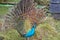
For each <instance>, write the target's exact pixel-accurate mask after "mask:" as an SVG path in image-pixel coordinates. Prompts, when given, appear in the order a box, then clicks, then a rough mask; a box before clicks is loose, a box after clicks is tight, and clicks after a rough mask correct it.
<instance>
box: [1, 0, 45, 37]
mask: <svg viewBox="0 0 60 40" xmlns="http://www.w3.org/2000/svg"><path fill="white" fill-rule="evenodd" d="M45 13H46V12H45V10H43V8H42V9H41V8H40V9H38V8H36V4H35V2H34V0H21V1H20V2H19V3H17V4H16V5H15V6H14V7H13V8H11V10H9V12H8V13H7V14H6V15H5V16H4V20H5V21H4V23H3V28H2V30H8V29H9V28H10V27H13V28H14V29H16V30H17V32H18V33H19V34H20V35H21V36H22V37H26V38H28V37H32V36H33V35H34V34H35V29H36V27H37V25H38V24H40V23H41V19H42V18H45V17H46V16H45ZM27 19H28V20H29V21H30V24H31V28H30V30H28V32H27V31H25V26H24V22H25V20H27ZM28 23H29V22H28ZM27 27H28V26H26V28H27Z"/></svg>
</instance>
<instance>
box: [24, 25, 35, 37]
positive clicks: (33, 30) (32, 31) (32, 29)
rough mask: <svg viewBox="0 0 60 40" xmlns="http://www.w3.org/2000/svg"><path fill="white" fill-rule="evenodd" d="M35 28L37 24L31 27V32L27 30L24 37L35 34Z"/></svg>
mask: <svg viewBox="0 0 60 40" xmlns="http://www.w3.org/2000/svg"><path fill="white" fill-rule="evenodd" d="M35 29H36V24H34V25H33V26H32V28H31V30H29V32H27V33H26V34H24V35H23V36H24V37H31V36H33V35H34V34H35Z"/></svg>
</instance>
